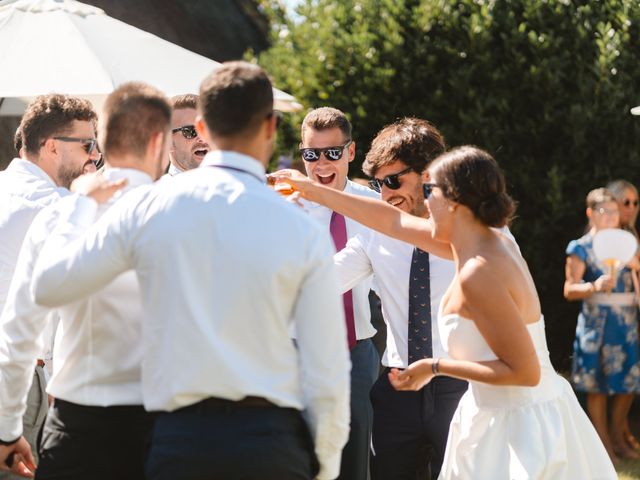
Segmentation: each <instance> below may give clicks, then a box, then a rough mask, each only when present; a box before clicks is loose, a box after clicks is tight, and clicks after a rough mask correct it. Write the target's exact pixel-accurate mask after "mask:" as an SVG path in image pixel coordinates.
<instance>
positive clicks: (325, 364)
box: [293, 235, 351, 479]
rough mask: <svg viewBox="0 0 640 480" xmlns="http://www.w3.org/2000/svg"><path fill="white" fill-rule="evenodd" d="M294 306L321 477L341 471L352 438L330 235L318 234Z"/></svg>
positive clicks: (304, 388) (346, 366)
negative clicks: (346, 449)
mask: <svg viewBox="0 0 640 480" xmlns="http://www.w3.org/2000/svg"><path fill="white" fill-rule="evenodd" d="M318 237H319V238H318V239H317V240H315V241H314V245H312V247H311V248H312V250H313V251H312V253H311V256H312V258H314V259H316V260H315V261H314V262H313V263H312V264H311V265H310V268H309V272H308V274H307V276H306V279H305V281H304V282H303V284H302V286H301V288H300V293H299V296H298V301H297V302H296V305H295V307H294V312H293V321H294V324H295V326H296V331H297V342H298V352H299V356H298V358H299V363H300V372H301V384H302V392H303V397H304V403H305V407H306V411H305V413H306V418H307V422H308V424H309V427H310V430H311V434H312V437H313V439H314V445H315V451H316V455H317V457H318V460H319V462H320V472H319V474H318V477H317V478H319V479H332V478H336V477H337V476H338V474H339V473H340V459H341V454H342V448H343V447H344V445H345V444H346V442H347V439H348V436H349V422H350V410H349V402H350V374H349V372H350V370H351V364H350V357H349V351H348V348H347V340H346V339H347V332H346V327H345V321H344V312H343V308H342V302H341V297H340V295H339V293H338V289H337V281H336V274H335V270H334V267H333V262H332V257H331V254H332V252H333V249H332V248H331V245H330V244H329V237H328V236H326V235H319V236H318Z"/></svg>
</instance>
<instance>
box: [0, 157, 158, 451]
mask: <svg viewBox="0 0 640 480" xmlns="http://www.w3.org/2000/svg"><path fill="white" fill-rule="evenodd" d="M104 176H105V177H106V178H108V179H110V180H117V179H119V178H126V179H127V181H128V182H127V186H126V187H125V189H124V190H122V191H121V192H118V193H117V194H116V195H115V196H114V197H113V198H112V199H111V201H110V202H109V203H107V204H104V205H101V207H100V209H99V211H98V212H97V216H98V217H99V216H101V215H102V214H103V213H104V212H105V211H106V210H107V209H108V208H109V207H110V206H111V205H112V204H113V202H115V201H120V200H119V199H122V198H126V195H125V193H126V192H128V191H129V190H131V189H133V188H135V187H138V186H140V185H145V184H151V177H149V175H147V174H145V173H142V172H140V171H138V170H130V169H108V170H105V171H104ZM79 198H81V197H79V196H77V195H73V196H68V197H66V198H63V199H62V200H60V201H59V202H56V203H55V204H53V205H51V206H48V207H46V208H45V209H43V210H42V211H41V212H40V213H39V214H38V215H37V216H36V218H35V219H34V221H33V223H32V224H31V227H30V229H29V231H28V233H27V235H26V237H25V240H24V242H23V245H22V249H21V251H20V256H19V258H18V263H17V266H16V270H15V274H14V276H13V280H12V281H11V286H10V289H9V296H8V299H7V302H6V305H5V308H4V310H3V311H2V316H1V317H0V359H1V362H2V366H3V368H2V369H1V370H0V438H15V437H16V436H17V435H19V434H20V432H19V431H18V432H17V435H15V433H16V428H21V417H22V413H21V412H23V411H24V408H25V406H26V404H25V402H26V395H27V390H28V387H29V383H30V381H31V378H32V375H33V368H32V365H33V361H34V359H35V358H36V354H37V352H38V351H39V350H40V348H41V345H40V344H41V343H42V340H41V335H42V333H43V331H46V328H47V326H48V325H50V324H51V322H48V321H47V320H48V316H49V315H50V314H51V313H52V312H51V311H50V309H48V308H45V307H41V306H39V305H36V304H35V303H34V302H33V299H32V296H31V278H32V275H33V269H34V266H35V262H36V260H37V259H38V256H39V254H40V251H41V249H42V246H43V245H44V243H45V242H46V240H47V238H48V237H49V235H50V234H51V233H52V232H53V230H54V228H55V227H56V225H57V223H58V219H59V217H60V215H69V211H72V210H73V209H74V208H75V205H76V204H77V203H78V201H79ZM95 219H96V217H95V216H94V217H90V216H88V217H87V218H86V219H85V224H84V225H78V228H77V230H76V231H75V235H76V236H79V235H80V234H81V233H82V232H83V231H84V229H86V228H87V227H88V226H89V225H91V224H92V223H93V222H94V221H95ZM71 233H74V232H71ZM56 313H57V314H58V316H59V324H58V329H57V333H56V337H55V338H56V339H55V347H54V349H53V376H52V378H51V381H50V383H49V384H48V386H47V391H48V392H49V393H50V394H51V395H53V396H54V397H55V398H60V399H63V400H67V401H70V402H74V403H78V404H81V405H89V406H111V405H141V404H142V385H141V379H140V365H141V362H142V345H141V342H142V338H141V331H142V318H141V317H142V303H141V300H140V291H139V287H138V281H137V279H136V276H135V273H134V272H126V273H123V274H122V275H120V276H119V277H118V278H116V279H115V280H114V281H113V282H111V283H110V284H109V285H107V286H106V287H105V288H103V289H102V290H101V291H100V292H98V293H96V294H94V295H92V296H90V297H87V298H86V299H83V300H82V301H77V302H73V303H70V304H68V305H63V306H61V307H59V308H58V309H57V312H56ZM45 337H46V334H45ZM11 434H14V435H13V436H11Z"/></svg>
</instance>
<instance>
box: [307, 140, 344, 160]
mask: <svg viewBox="0 0 640 480" xmlns="http://www.w3.org/2000/svg"><path fill="white" fill-rule="evenodd" d="M352 143H353V140H349V141H348V142H347V143H345V144H344V145H338V146H336V147H326V148H301V149H300V155H302V159H303V160H304V161H305V162H317V161H318V160H320V154H324V158H326V159H327V160H330V161H332V162H336V161H338V160H340V159H341V158H342V153H343V152H344V149H345V148H348V147H349V145H351V144H352Z"/></svg>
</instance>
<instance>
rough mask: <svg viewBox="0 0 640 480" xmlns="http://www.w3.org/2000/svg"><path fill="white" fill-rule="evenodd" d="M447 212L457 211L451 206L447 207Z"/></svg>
mask: <svg viewBox="0 0 640 480" xmlns="http://www.w3.org/2000/svg"><path fill="white" fill-rule="evenodd" d="M447 210H449V211H450V212H453V211H454V210H455V208H454V207H453V205H449V206H448V207H447Z"/></svg>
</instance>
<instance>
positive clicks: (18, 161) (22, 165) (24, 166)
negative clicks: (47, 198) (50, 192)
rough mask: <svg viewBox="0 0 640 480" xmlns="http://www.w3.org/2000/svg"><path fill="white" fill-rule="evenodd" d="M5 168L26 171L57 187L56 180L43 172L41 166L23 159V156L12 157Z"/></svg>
mask: <svg viewBox="0 0 640 480" xmlns="http://www.w3.org/2000/svg"><path fill="white" fill-rule="evenodd" d="M7 170H13V171H15V172H22V173H27V174H29V175H33V176H35V177H38V178H39V179H41V180H44V181H45V182H47V183H50V184H51V186H52V187H55V188H58V185H56V182H54V181H53V179H52V178H51V177H50V176H49V175H48V174H47V172H45V171H44V170H43V169H42V168H40V167H39V166H38V165H37V164H35V163H33V162H32V161H31V160H25V159H23V158H14V159H13V160H11V163H10V164H9V166H8V167H7Z"/></svg>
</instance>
